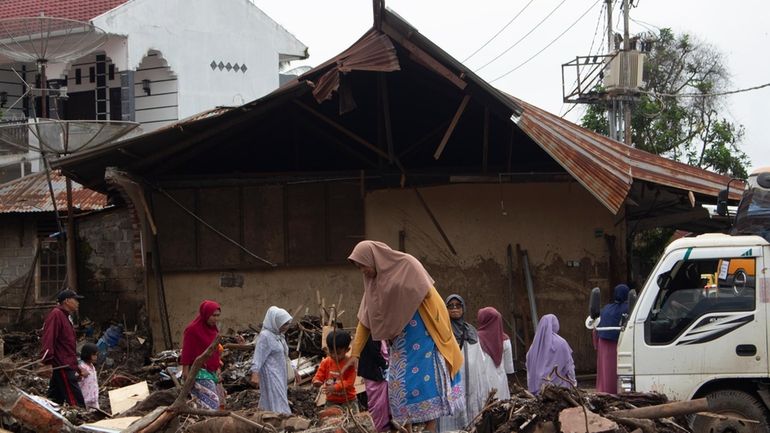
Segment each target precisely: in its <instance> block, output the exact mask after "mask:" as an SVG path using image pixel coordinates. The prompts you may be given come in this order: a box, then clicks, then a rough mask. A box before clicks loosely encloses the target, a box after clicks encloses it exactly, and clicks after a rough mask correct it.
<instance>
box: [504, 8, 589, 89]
mask: <svg viewBox="0 0 770 433" xmlns="http://www.w3.org/2000/svg"><path fill="white" fill-rule="evenodd" d="M600 1H601V0H596V1H595V2H594V3H593V4H592V5H591V6H590V7H589V8H588V9H586V11H585V12H583V14H581V15H580V16H579V17H578V18H577V19H576V20H575V22H573V23H572V24H570V26H569V27H567V28H566V29H564V31H563V32H561V33H559V36H556V37H555V38H554V39H553V40H552V41H551V42H549V43H548V45H546V46H544V47H543V48H542V49H541V50H540V51H538V52H536V53H535V54H533V55H532V56H531V57H530V58H528V59H527V60H525V61H523V62H521V63H519V65H518V66H516V67H515V68H513V69H511V70H510V71H508V72H506V73H504V74H503V75H500V76H499V77H497V78H495V79H494V80H490V81H489V82H490V83H494V82H495V81H497V80H499V79H501V78H503V77H506V76H508V75H509V74H511V73H513V72H515V71H516V70H518V69H519V68H521V67H522V66H524V65H526V64H527V63H529V62H530V61H531V60H532V59H534V58H535V57H537V56H539V55H540V54H541V53H542V52H543V51H545V50H547V49H548V48H549V47H550V46H551V45H553V44H554V43H555V42H556V41H558V40H559V39H561V37H562V36H564V34H566V33H567V32H568V31H570V29H572V27H575V25H576V24H577V23H578V22H580V20H582V19H583V17H585V16H586V15H588V12H591V9H593V8H594V6H596V5H597V4H598V3H599V2H600Z"/></svg>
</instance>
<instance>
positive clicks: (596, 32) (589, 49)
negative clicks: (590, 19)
mask: <svg viewBox="0 0 770 433" xmlns="http://www.w3.org/2000/svg"><path fill="white" fill-rule="evenodd" d="M603 16H604V3H602V7H601V8H600V9H599V18H597V19H596V28H595V29H594V37H593V38H591V46H590V47H589V48H588V55H589V56H591V54H593V53H592V52H593V50H594V43H595V42H596V35H597V34H598V33H599V24H601V22H602V17H603ZM602 33H606V32H602ZM603 41H604V36H602V42H603ZM602 42H599V47H600V49H601V46H602Z"/></svg>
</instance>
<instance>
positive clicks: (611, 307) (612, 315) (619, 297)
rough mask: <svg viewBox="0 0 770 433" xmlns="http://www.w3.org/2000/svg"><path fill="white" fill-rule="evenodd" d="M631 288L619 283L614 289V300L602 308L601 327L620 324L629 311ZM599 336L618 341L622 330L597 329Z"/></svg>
mask: <svg viewBox="0 0 770 433" xmlns="http://www.w3.org/2000/svg"><path fill="white" fill-rule="evenodd" d="M629 291H631V289H629V288H628V286H627V285H625V284H618V285H617V286H615V289H613V291H612V296H613V298H614V299H613V301H612V303H609V304H607V305H605V306H604V308H602V312H601V315H600V316H599V317H600V319H599V328H602V327H604V326H607V327H611V326H620V321H621V319H622V318H623V315H624V314H627V313H628V292H629ZM597 334H598V335H599V338H602V339H604V340H611V341H618V338H619V337H620V331H610V330H608V331H601V330H600V331H597Z"/></svg>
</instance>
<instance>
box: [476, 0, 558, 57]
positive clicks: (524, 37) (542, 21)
mask: <svg viewBox="0 0 770 433" xmlns="http://www.w3.org/2000/svg"><path fill="white" fill-rule="evenodd" d="M566 2H567V0H562V1H561V3H559V4H558V5H556V7H555V8H553V9H552V10H551V12H548V15H546V16H545V17H544V18H543V19H542V20H540V22H539V23H537V24H535V27H532V29H531V30H530V31H528V32H527V33H526V34H525V35H524V36H522V37H521V39H519V40H518V41H516V42H514V43H513V45H511V46H510V47H508V48H506V49H505V50H504V51H503V52H502V53H500V54H498V55H497V56H495V57H494V58H493V59H492V60H490V61H488V62H487V63H484V65H483V66H481V67H480V68H478V69H475V70H474V71H473V72H478V71H480V70H482V69H484V68H486V67H487V66H489V64H490V63H492V62H494V61H495V60H497V59H499V58H500V57H502V56H503V55H504V54H505V53H507V52H508V51H511V50H512V49H513V48H514V47H515V46H516V45H519V43H521V41H523V40H524V39H526V38H527V36H529V35H531V34H532V32H534V31H535V30H537V28H538V27H540V25H541V24H543V23H544V22H545V20H547V19H548V18H549V17H550V16H551V15H553V13H554V12H556V10H558V9H559V8H560V7H561V6H562V5H563V4H564V3H566Z"/></svg>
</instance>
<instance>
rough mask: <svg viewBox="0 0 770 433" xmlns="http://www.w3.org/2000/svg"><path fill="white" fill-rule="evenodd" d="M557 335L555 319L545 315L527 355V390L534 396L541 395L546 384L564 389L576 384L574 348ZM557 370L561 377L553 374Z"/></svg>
mask: <svg viewBox="0 0 770 433" xmlns="http://www.w3.org/2000/svg"><path fill="white" fill-rule="evenodd" d="M558 332H559V319H557V318H556V316H554V315H553V314H546V315H545V316H543V317H541V318H540V323H538V324H537V331H536V332H535V338H534V339H533V340H532V346H530V348H529V352H527V388H529V391H530V392H531V393H533V394H538V393H540V390H541V388H542V387H543V385H545V384H546V383H551V384H553V385H556V386H561V387H565V388H568V387H571V386H575V385H577V381H576V380H575V362H574V361H573V360H572V348H570V347H569V343H567V340H565V339H564V338H562V337H561V336H560V335H558ZM554 369H556V371H557V372H558V374H554Z"/></svg>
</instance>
